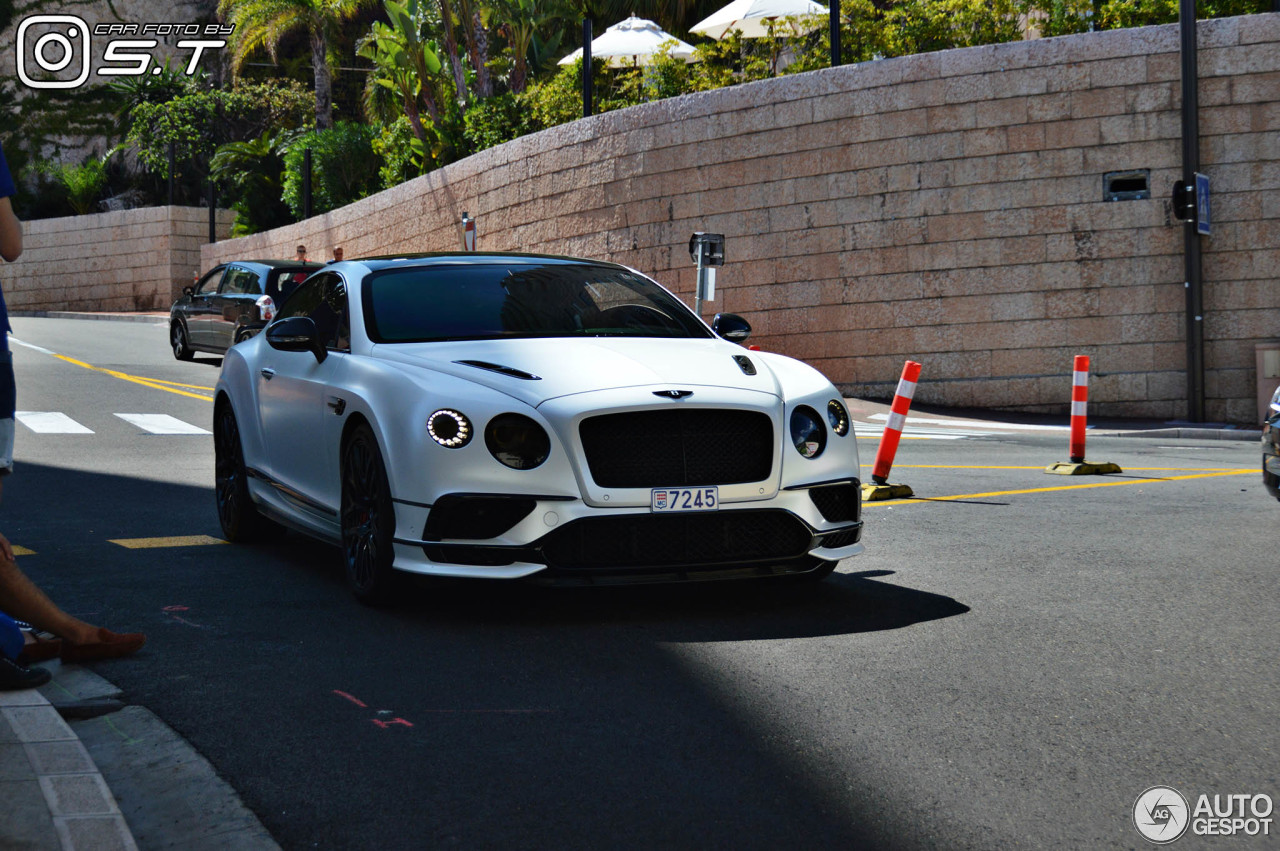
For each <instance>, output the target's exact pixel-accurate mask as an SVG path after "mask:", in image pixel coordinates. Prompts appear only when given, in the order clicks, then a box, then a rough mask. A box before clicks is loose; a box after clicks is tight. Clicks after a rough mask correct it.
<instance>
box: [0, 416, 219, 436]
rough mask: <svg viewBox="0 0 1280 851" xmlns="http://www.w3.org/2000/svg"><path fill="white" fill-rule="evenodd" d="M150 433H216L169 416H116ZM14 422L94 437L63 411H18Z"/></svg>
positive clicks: (40, 430) (40, 429)
mask: <svg viewBox="0 0 1280 851" xmlns="http://www.w3.org/2000/svg"><path fill="white" fill-rule="evenodd" d="M116 416H117V417H119V418H120V419H122V420H124V421H125V422H127V423H129V424H130V425H134V426H137V427H138V428H140V429H142V431H144V432H146V433H147V434H212V432H210V431H209V430H208V429H204V428H201V427H200V426H195V425H192V424H191V423H188V422H184V421H183V420H180V419H178V418H177V417H172V416H169V415H168V414H116ZM14 419H16V420H17V421H18V422H20V423H22V424H23V425H24V426H26V427H27V428H28V429H30V430H31V431H33V432H35V433H36V434H94V431H93V429H91V428H89V427H88V426H85V425H81V424H80V423H78V422H76V421H75V420H73V419H71V417H69V416H67V415H66V414H64V413H62V412H61V411H18V412H16V413H15V414H14Z"/></svg>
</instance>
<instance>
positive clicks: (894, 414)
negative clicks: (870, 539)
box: [862, 360, 920, 500]
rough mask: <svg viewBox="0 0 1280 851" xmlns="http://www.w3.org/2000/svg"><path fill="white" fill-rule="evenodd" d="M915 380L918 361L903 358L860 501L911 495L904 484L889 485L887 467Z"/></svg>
mask: <svg viewBox="0 0 1280 851" xmlns="http://www.w3.org/2000/svg"><path fill="white" fill-rule="evenodd" d="M919 380H920V364H918V363H916V362H915V361H912V360H909V361H907V362H906V364H905V365H904V366H903V367H902V377H901V378H900V379H898V389H897V390H896V391H894V394H893V404H892V405H890V406H889V421H888V422H887V423H886V424H885V427H884V434H883V435H882V436H881V438H880V449H879V450H878V451H877V452H876V463H875V466H874V467H872V468H871V480H872V481H873V482H875V484H874V485H863V487H862V498H863V499H864V500H874V499H897V498H901V497H907V496H911V494H912V491H911V488H910V487H908V486H907V485H891V484H889V470H890V469H892V468H893V458H894V456H895V455H897V453H898V442H899V441H901V440H902V429H903V428H904V427H905V426H906V424H907V411H908V410H909V409H910V408H911V400H912V398H914V397H915V395H916V382H917V381H919Z"/></svg>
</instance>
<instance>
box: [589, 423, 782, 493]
mask: <svg viewBox="0 0 1280 851" xmlns="http://www.w3.org/2000/svg"><path fill="white" fill-rule="evenodd" d="M578 433H579V435H580V436H581V438H582V448H583V450H584V451H585V452H586V455H587V466H588V467H590V469H591V478H592V479H594V480H595V482H596V484H598V485H600V486H601V487H606V488H657V487H679V486H690V487H694V486H699V485H731V484H738V483H740V482H759V481H763V480H764V479H767V478H769V472H770V470H771V469H772V467H773V422H772V421H771V420H770V419H769V416H768V415H767V414H763V413H760V412H758V411H720V410H702V409H696V408H694V409H678V410H668V411H635V412H632V413H626V414H605V415H603V416H598V417H591V418H589V419H586V420H583V421H582V424H581V426H579V429H578Z"/></svg>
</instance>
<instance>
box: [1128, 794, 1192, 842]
mask: <svg viewBox="0 0 1280 851" xmlns="http://www.w3.org/2000/svg"><path fill="white" fill-rule="evenodd" d="M1189 823H1190V808H1189V807H1188V805H1187V799H1186V798H1184V797H1182V793H1181V792H1179V791H1178V790H1177V789H1171V788H1170V787H1168V786H1152V787H1151V788H1150V789H1148V790H1147V791H1145V792H1143V793H1142V794H1141V795H1139V796H1138V800H1137V801H1135V802H1134V804H1133V826H1134V827H1136V828H1138V832H1139V833H1141V834H1142V835H1143V837H1144V838H1146V839H1149V840H1150V841H1152V842H1154V843H1156V844H1157V845H1165V844H1168V843H1170V842H1172V841H1174V840H1175V839H1177V838H1178V837H1180V836H1182V834H1184V833H1186V832H1187V825H1188V824H1189Z"/></svg>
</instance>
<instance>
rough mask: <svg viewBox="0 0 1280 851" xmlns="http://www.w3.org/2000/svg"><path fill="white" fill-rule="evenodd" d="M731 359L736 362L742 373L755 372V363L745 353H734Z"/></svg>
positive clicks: (752, 373)
mask: <svg viewBox="0 0 1280 851" xmlns="http://www.w3.org/2000/svg"><path fill="white" fill-rule="evenodd" d="M733 359H734V361H736V362H737V364H738V367H739V368H740V369H741V370H742V373H743V374H744V375H755V374H756V365H755V364H753V363H752V362H751V358H749V357H747V356H746V355H734V356H733Z"/></svg>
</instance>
